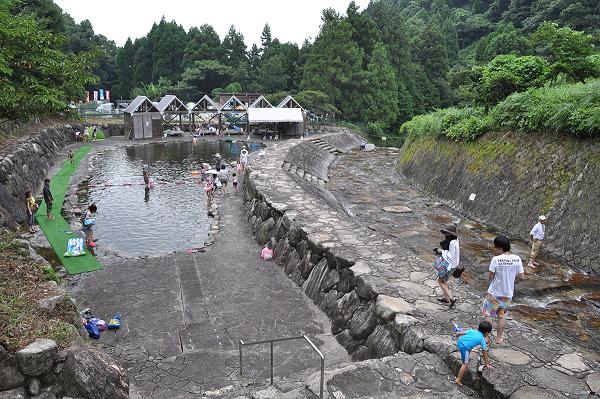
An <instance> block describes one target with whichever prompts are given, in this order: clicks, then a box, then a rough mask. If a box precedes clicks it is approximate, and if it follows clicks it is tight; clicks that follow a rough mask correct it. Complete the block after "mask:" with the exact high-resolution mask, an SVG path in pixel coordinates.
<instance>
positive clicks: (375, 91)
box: [363, 42, 398, 128]
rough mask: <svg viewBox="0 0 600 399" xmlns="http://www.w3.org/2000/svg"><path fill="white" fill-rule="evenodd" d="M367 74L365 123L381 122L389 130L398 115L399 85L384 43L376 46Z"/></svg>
mask: <svg viewBox="0 0 600 399" xmlns="http://www.w3.org/2000/svg"><path fill="white" fill-rule="evenodd" d="M367 72H368V82H369V85H368V90H367V92H366V93H364V102H365V104H364V113H363V116H364V121H365V122H380V123H381V124H382V125H383V126H384V127H386V128H387V127H389V126H391V125H392V124H393V123H394V122H395V121H396V117H397V115H398V85H397V83H396V74H395V73H394V68H393V67H392V64H391V63H390V60H389V58H388V55H387V51H386V49H385V46H384V45H383V43H381V42H379V43H377V44H376V45H375V48H374V49H373V54H372V56H371V60H370V61H369V65H368V68H367Z"/></svg>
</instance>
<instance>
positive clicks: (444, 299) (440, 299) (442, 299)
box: [437, 298, 450, 303]
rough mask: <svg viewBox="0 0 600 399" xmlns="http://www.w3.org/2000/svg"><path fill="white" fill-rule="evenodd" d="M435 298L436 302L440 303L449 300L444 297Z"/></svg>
mask: <svg viewBox="0 0 600 399" xmlns="http://www.w3.org/2000/svg"><path fill="white" fill-rule="evenodd" d="M437 300H438V302H441V303H449V302H450V301H449V300H447V299H446V298H437Z"/></svg>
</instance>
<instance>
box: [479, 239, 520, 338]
mask: <svg viewBox="0 0 600 399" xmlns="http://www.w3.org/2000/svg"><path fill="white" fill-rule="evenodd" d="M494 248H495V252H496V254H497V256H494V257H493V258H492V262H491V263H490V268H489V273H488V279H489V281H490V286H489V288H488V290H487V294H486V296H485V300H484V301H483V306H482V308H481V311H482V313H483V315H484V316H485V317H486V320H487V321H489V322H490V323H491V321H492V320H491V318H492V317H497V318H498V328H497V329H498V331H497V333H496V343H497V344H501V343H502V334H503V333H504V327H505V326H506V316H507V315H508V307H509V306H510V302H511V300H512V297H513V293H514V289H515V278H516V277H517V276H518V277H519V278H521V279H523V278H525V272H524V270H523V262H522V261H521V258H519V257H518V256H517V255H514V254H512V253H511V252H510V240H509V239H508V238H507V237H504V236H497V237H496V238H495V239H494Z"/></svg>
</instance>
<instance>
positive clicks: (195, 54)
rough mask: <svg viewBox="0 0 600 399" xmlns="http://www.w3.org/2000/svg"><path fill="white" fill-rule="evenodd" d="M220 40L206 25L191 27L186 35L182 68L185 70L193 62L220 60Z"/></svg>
mask: <svg viewBox="0 0 600 399" xmlns="http://www.w3.org/2000/svg"><path fill="white" fill-rule="evenodd" d="M222 57H223V55H222V52H221V39H219V35H217V32H215V30H214V29H213V27H212V26H210V25H208V24H204V25H202V26H201V27H200V28H196V27H193V28H191V29H190V31H189V33H188V41H187V44H186V45H185V50H184V51H183V59H182V68H183V69H185V68H187V67H188V66H190V65H191V64H192V63H194V62H195V61H202V60H220V59H221V58H222Z"/></svg>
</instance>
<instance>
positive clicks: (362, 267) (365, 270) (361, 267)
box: [350, 261, 371, 277]
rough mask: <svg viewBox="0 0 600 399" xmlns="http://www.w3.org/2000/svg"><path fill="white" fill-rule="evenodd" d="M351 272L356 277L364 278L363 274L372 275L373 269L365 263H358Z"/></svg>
mask: <svg viewBox="0 0 600 399" xmlns="http://www.w3.org/2000/svg"><path fill="white" fill-rule="evenodd" d="M350 271H351V272H352V273H354V276H355V277H358V276H362V275H363V274H370V273H371V268H370V267H369V265H368V264H367V263H366V262H364V261H358V262H356V263H355V264H354V265H353V266H352V267H351V268H350Z"/></svg>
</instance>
